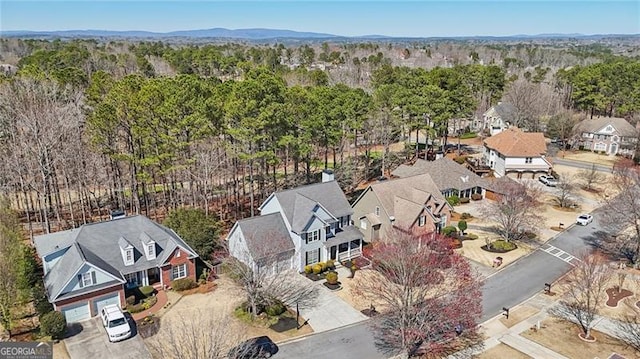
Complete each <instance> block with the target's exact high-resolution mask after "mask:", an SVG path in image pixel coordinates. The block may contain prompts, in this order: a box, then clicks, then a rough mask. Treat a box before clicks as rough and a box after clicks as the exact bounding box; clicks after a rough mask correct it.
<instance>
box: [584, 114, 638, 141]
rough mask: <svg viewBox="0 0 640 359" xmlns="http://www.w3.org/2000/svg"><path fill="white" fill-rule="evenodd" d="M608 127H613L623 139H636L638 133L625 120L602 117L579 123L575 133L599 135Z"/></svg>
mask: <svg viewBox="0 0 640 359" xmlns="http://www.w3.org/2000/svg"><path fill="white" fill-rule="evenodd" d="M608 125H611V126H613V128H614V129H615V130H616V132H618V135H620V136H623V137H634V136H637V133H638V132H637V130H636V128H635V127H633V126H632V125H631V124H630V123H629V122H627V120H625V119H624V118H619V117H600V116H598V117H594V118H592V119H588V120H584V121H582V122H580V123H578V124H577V125H576V127H575V132H588V133H599V132H601V131H602V130H603V129H604V128H605V127H607V126H608Z"/></svg>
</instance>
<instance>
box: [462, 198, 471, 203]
mask: <svg viewBox="0 0 640 359" xmlns="http://www.w3.org/2000/svg"><path fill="white" fill-rule="evenodd" d="M470 201H471V200H470V199H469V197H462V198H460V203H469V202H470Z"/></svg>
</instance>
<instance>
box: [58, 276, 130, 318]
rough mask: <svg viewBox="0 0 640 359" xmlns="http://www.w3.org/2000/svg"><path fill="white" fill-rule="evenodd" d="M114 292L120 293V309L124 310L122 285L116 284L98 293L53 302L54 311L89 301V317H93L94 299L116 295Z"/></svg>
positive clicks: (94, 314)
mask: <svg viewBox="0 0 640 359" xmlns="http://www.w3.org/2000/svg"><path fill="white" fill-rule="evenodd" d="M116 292H119V293H120V307H121V308H124V307H125V297H124V285H122V284H117V285H115V286H112V287H109V288H104V289H101V290H99V291H95V292H90V293H85V294H82V295H79V296H77V297H73V298H69V299H63V300H59V301H57V302H55V309H56V310H58V311H60V310H62V309H63V308H64V307H67V306H73V305H76V304H78V303H79V302H84V301H86V300H89V308H90V310H91V316H92V317H93V316H96V315H98V313H94V310H93V307H94V306H93V299H94V298H99V297H103V296H105V295H107V294H111V293H116Z"/></svg>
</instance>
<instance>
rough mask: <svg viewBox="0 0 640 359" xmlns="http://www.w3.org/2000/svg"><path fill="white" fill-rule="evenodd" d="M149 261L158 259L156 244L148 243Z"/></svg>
mask: <svg viewBox="0 0 640 359" xmlns="http://www.w3.org/2000/svg"><path fill="white" fill-rule="evenodd" d="M146 250H147V259H155V258H156V242H150V243H147V246H146Z"/></svg>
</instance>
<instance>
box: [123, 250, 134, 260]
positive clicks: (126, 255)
mask: <svg viewBox="0 0 640 359" xmlns="http://www.w3.org/2000/svg"><path fill="white" fill-rule="evenodd" d="M124 261H125V263H132V262H133V249H127V250H125V251H124Z"/></svg>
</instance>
